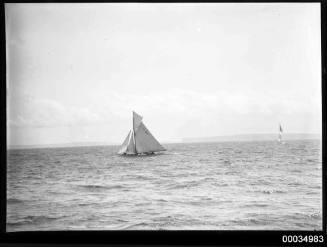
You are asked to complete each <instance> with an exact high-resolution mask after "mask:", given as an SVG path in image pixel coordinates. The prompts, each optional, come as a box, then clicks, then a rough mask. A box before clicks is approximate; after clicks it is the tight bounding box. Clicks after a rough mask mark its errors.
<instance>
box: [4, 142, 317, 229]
mask: <svg viewBox="0 0 327 247" xmlns="http://www.w3.org/2000/svg"><path fill="white" fill-rule="evenodd" d="M164 146H165V147H166V148H167V151H166V152H163V153H161V154H156V155H151V156H137V157H134V156H133V157H124V156H118V155H117V154H116V152H117V150H118V149H119V147H118V146H95V147H72V148H43V149H21V150H8V161H7V231H34V230H47V231H50V230H160V229H165V230H166V229H168V230H210V229H212V230H314V229H315V230H321V229H322V161H321V160H322V158H321V141H320V140H299V141H286V143H285V144H279V143H277V142H275V141H265V142H222V143H193V144H192V143H183V144H166V145H164Z"/></svg>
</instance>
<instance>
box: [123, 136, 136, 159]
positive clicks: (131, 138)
mask: <svg viewBox="0 0 327 247" xmlns="http://www.w3.org/2000/svg"><path fill="white" fill-rule="evenodd" d="M125 153H126V154H136V150H135V140H134V131H131V134H130V136H129V141H128V145H127V149H126V152H125Z"/></svg>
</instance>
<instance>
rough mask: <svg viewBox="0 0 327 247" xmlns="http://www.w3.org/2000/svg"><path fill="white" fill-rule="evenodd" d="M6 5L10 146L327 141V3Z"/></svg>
mask: <svg viewBox="0 0 327 247" xmlns="http://www.w3.org/2000/svg"><path fill="white" fill-rule="evenodd" d="M5 7H6V8H5V11H6V40H7V96H8V97H7V99H8V114H7V115H8V143H9V144H11V145H28V144H34V145H39V144H55V143H68V142H118V143H120V142H123V140H124V138H125V137H126V135H127V133H128V131H129V129H131V126H132V110H135V111H136V112H137V113H139V114H140V115H142V116H143V117H144V118H143V122H144V123H145V125H146V126H147V127H148V128H149V130H150V131H151V132H152V133H153V135H154V136H155V137H156V138H157V139H158V140H159V141H160V142H166V141H176V142H178V141H180V140H181V138H184V137H205V136H219V135H230V134H247V133H277V131H278V123H279V122H280V123H281V124H282V126H283V127H284V132H286V133H300V132H301V133H321V58H320V6H319V3H312V4H311V3H293V4H287V3H281V4H277V3H270V4H237V3H235V4H222V3H216V4H196V3H194V4H176V3H175V4H167V3H165V4H141V3H134V4H129V3H124V4H123V3H120V4H114V3H112V4H102V3H101V4H99V3H97V4H90V3H83V4H70V3H64V4H58V3H55V4H53V3H46V4H40V3H36V4H34V3H33V4H32V3H29V4H6V6H5Z"/></svg>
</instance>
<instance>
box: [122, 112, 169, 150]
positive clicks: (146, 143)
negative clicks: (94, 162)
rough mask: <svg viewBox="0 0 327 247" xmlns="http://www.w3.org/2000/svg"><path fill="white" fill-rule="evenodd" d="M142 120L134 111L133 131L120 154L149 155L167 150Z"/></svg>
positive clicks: (126, 139)
mask: <svg viewBox="0 0 327 247" xmlns="http://www.w3.org/2000/svg"><path fill="white" fill-rule="evenodd" d="M142 119H143V117H142V116H140V115H138V114H137V113H136V112H134V111H133V129H132V130H130V132H129V133H128V135H127V137H126V138H125V140H124V142H123V144H122V145H121V147H120V149H119V151H118V154H142V153H144V154H147V153H153V152H157V151H165V150H166V149H165V148H164V147H163V146H162V145H161V144H160V143H159V142H158V141H157V140H156V139H155V138H154V136H153V135H152V134H151V132H150V131H149V130H148V129H147V127H146V126H145V125H144V123H143V122H142Z"/></svg>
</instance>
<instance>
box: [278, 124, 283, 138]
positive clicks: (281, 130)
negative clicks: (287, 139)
mask: <svg viewBox="0 0 327 247" xmlns="http://www.w3.org/2000/svg"><path fill="white" fill-rule="evenodd" d="M282 133H283V129H282V126H281V125H280V124H279V133H278V142H281V141H282Z"/></svg>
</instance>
